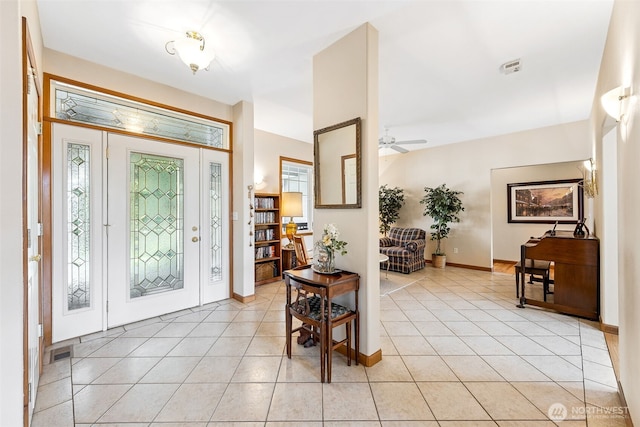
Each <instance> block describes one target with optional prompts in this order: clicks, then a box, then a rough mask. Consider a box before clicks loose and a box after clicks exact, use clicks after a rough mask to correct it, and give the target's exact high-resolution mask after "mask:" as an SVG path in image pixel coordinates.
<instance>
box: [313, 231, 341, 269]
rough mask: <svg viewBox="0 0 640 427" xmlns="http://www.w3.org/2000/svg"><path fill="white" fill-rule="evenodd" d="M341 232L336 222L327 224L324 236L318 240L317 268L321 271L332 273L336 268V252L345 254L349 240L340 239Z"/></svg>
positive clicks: (323, 232)
mask: <svg viewBox="0 0 640 427" xmlns="http://www.w3.org/2000/svg"><path fill="white" fill-rule="evenodd" d="M339 237H340V232H339V231H338V229H337V228H336V226H335V225H334V224H328V225H327V224H325V226H324V228H323V230H322V238H321V239H320V240H319V241H317V242H316V245H315V246H316V254H315V256H314V258H315V259H316V264H315V266H314V267H315V269H316V271H318V272H321V273H332V272H333V271H334V270H335V258H336V256H335V253H336V252H340V255H345V254H346V253H347V250H346V249H345V246H347V242H345V241H344V240H339Z"/></svg>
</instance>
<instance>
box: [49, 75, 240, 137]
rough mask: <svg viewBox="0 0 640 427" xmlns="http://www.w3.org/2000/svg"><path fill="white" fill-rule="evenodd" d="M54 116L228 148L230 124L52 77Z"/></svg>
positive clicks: (51, 106) (71, 120)
mask: <svg viewBox="0 0 640 427" xmlns="http://www.w3.org/2000/svg"><path fill="white" fill-rule="evenodd" d="M51 91H52V93H53V94H54V96H52V97H51V105H50V111H52V112H54V114H55V118H57V119H60V120H65V121H70V122H76V123H85V124H91V125H96V126H101V127H106V128H110V129H120V130H125V131H128V132H133V133H138V134H142V135H152V136H156V137H162V138H168V139H172V140H176V141H183V142H190V143H193V144H200V145H205V146H207V147H214V148H222V149H229V124H227V123H224V122H222V121H220V122H218V121H215V120H211V119H205V118H201V117H198V116H196V115H192V114H184V113H181V112H179V111H175V110H170V109H167V108H161V107H157V106H155V105H151V104H146V103H143V102H138V101H134V100H131V99H127V98H124V97H119V96H116V95H112V94H108V93H104V92H98V91H95V90H91V89H87V88H83V87H80V86H76V85H71V84H68V83H64V82H60V81H57V80H51Z"/></svg>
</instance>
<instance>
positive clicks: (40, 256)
mask: <svg viewBox="0 0 640 427" xmlns="http://www.w3.org/2000/svg"><path fill="white" fill-rule="evenodd" d="M41 259H42V255H40V254H37V255H32V256H30V257H29V261H35V262H40V260H41Z"/></svg>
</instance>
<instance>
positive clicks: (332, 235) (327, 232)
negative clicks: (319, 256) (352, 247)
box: [322, 224, 347, 255]
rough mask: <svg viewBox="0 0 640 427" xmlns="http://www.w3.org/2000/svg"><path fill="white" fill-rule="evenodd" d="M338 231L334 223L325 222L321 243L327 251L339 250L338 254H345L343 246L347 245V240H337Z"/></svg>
mask: <svg viewBox="0 0 640 427" xmlns="http://www.w3.org/2000/svg"><path fill="white" fill-rule="evenodd" d="M339 237H340V232H339V231H338V229H337V228H336V226H335V225H334V224H328V225H327V224H325V225H324V229H323V230H322V244H323V245H324V247H325V248H327V250H328V251H331V252H338V251H339V252H340V255H345V254H346V253H347V250H346V249H345V248H344V247H345V246H347V242H345V241H343V240H338V238H339Z"/></svg>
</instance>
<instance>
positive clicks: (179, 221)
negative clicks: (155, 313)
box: [129, 152, 184, 298]
mask: <svg viewBox="0 0 640 427" xmlns="http://www.w3.org/2000/svg"><path fill="white" fill-rule="evenodd" d="M129 164H130V169H131V172H130V173H131V176H130V185H131V189H130V198H131V200H130V210H131V212H130V213H129V220H130V222H131V225H130V243H131V252H130V254H131V276H130V277H129V284H130V289H129V292H130V298H137V297H141V296H144V295H151V294H154V293H159V292H168V291H172V290H176V289H182V288H184V262H183V261H184V242H183V232H182V229H183V225H184V221H183V217H184V193H183V191H184V188H183V178H184V161H183V160H182V159H178V158H171V157H161V156H155V155H151V154H144V153H135V152H132V153H131V154H130V160H129Z"/></svg>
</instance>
